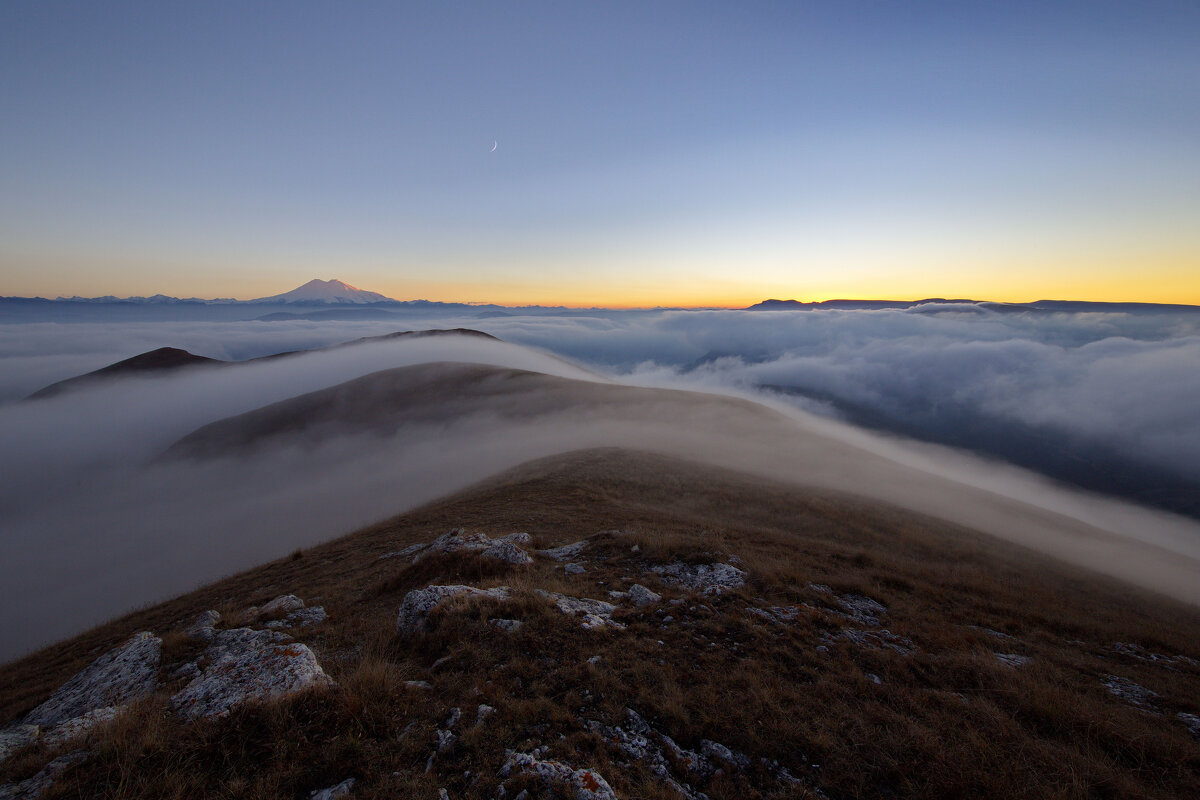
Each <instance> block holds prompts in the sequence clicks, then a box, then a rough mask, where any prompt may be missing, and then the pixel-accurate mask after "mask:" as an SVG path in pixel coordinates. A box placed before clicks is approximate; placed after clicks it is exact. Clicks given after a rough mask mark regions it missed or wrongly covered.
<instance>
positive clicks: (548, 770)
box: [500, 750, 617, 800]
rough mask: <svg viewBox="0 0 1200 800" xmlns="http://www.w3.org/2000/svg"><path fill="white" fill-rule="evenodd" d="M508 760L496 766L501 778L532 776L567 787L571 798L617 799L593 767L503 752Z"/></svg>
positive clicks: (510, 751)
mask: <svg viewBox="0 0 1200 800" xmlns="http://www.w3.org/2000/svg"><path fill="white" fill-rule="evenodd" d="M506 756H507V758H508V760H507V761H506V762H505V763H504V766H503V767H501V769H500V775H501V777H505V778H507V777H509V776H511V775H514V774H525V775H535V776H537V777H538V778H540V779H541V780H542V782H543V783H546V784H548V785H550V786H551V787H553V786H554V785H555V784H563V785H566V786H567V787H569V788H570V789H571V791H572V794H573V796H574V798H575V800H617V795H616V793H615V792H613V790H612V787H611V786H609V785H608V781H606V780H604V777H603V776H602V775H601V774H600V773H599V772H596V771H595V770H592V769H574V768H573V767H571V766H569V765H568V764H564V763H562V762H561V761H542V760H541V759H539V758H537V757H535V756H533V755H530V754H529V753H515V752H513V751H512V750H509V751H507V752H506Z"/></svg>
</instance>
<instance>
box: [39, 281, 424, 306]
mask: <svg viewBox="0 0 1200 800" xmlns="http://www.w3.org/2000/svg"><path fill="white" fill-rule="evenodd" d="M57 302H64V303H134V304H138V305H173V304H177V303H201V304H205V305H231V304H237V303H241V304H247V303H261V304H263V305H290V304H293V303H300V304H314V305H367V304H369V303H399V302H400V301H399V300H393V299H392V298H390V297H387V296H386V295H382V294H380V293H379V292H369V291H367V290H366V289H359V288H358V287H357V286H351V285H350V284H348V283H346V282H345V281H339V280H337V279H331V280H327V281H323V280H321V279H320V278H313V279H312V280H311V281H309V282H308V283H306V284H304V285H303V286H299V287H297V288H295V289H292V290H291V291H290V292H284V293H283V294H275V295H271V296H270V297H259V298H257V299H254V300H234V299H233V298H228V297H223V298H217V299H215V300H204V299H202V298H199V297H189V298H187V299H181V298H178V297H171V296H169V295H165V294H156V295H152V296H151V297H115V296H114V295H105V296H104V297H59V298H57Z"/></svg>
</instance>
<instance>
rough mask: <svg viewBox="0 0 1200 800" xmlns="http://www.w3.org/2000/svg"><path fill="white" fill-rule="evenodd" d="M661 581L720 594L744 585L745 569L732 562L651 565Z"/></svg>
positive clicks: (704, 592)
mask: <svg viewBox="0 0 1200 800" xmlns="http://www.w3.org/2000/svg"><path fill="white" fill-rule="evenodd" d="M650 571H651V572H653V573H654V574H656V575H658V577H659V578H660V579H661V580H662V582H663V583H666V584H670V585H672V586H680V587H683V588H684V589H690V590H691V591H694V592H700V593H701V594H707V595H713V594H721V593H722V592H724V591H726V590H728V589H740V588H741V587H742V586H745V585H746V571H745V570H741V569H738V568H737V567H735V566H733V565H732V564H684V563H681V562H676V563H674V564H666V565H659V566H656V567H651V570H650Z"/></svg>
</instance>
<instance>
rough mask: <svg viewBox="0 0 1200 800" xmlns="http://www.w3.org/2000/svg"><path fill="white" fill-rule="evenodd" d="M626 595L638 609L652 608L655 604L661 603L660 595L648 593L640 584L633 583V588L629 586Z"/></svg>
mask: <svg viewBox="0 0 1200 800" xmlns="http://www.w3.org/2000/svg"><path fill="white" fill-rule="evenodd" d="M627 594H628V595H629V599H630V600H631V601H632V602H633V604H634V605H635V606H637V607H638V608H645V607H646V606H652V605H654V604H655V603H658V602H661V601H662V595H661V594H658V593H657V592H652V591H650V590H649V589H647V588H646V587H645V586H642V585H641V584H640V583H635V584H634V585H633V586H630V587H629V591H628V592H627Z"/></svg>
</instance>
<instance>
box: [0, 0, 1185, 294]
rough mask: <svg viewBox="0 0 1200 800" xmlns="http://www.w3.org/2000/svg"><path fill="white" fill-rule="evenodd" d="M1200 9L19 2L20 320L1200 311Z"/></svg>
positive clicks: (9, 279)
mask: <svg viewBox="0 0 1200 800" xmlns="http://www.w3.org/2000/svg"><path fill="white" fill-rule="evenodd" d="M1197 30H1200V5H1197V4H1196V3H1195V2H1191V1H1190V0H1181V1H1180V2H1162V1H1160V2H1141V3H1109V2H1079V3H1073V2H1072V3H1066V2H1009V3H1003V4H1001V3H990V2H988V3H982V2H969V1H965V0H959V1H958V2H946V3H941V2H906V3H885V2H853V1H851V2H839V3H817V2H781V3H758V2H747V3H736V4H734V3H708V2H686V3H669V2H650V3H645V2H638V3H635V2H608V3H563V2H547V3H533V2H517V3H500V2H478V3H471V2H460V3H453V4H430V3H398V2H397V3H371V2H363V3H354V4H333V3H307V2H293V3H286V4H282V3H241V2H212V3H204V4H196V3H158V2H147V3H139V2H123V3H121V4H85V3H68V2H47V3H32V2H30V3H24V2H15V3H5V4H2V5H0V107H2V108H3V109H4V124H3V125H0V295H10V296H11V295H18V296H33V295H40V296H48V297H54V296H57V295H67V296H71V295H84V296H94V295H105V294H116V295H119V296H125V295H150V294H155V293H160V292H161V293H164V294H170V295H176V296H183V297H189V296H199V297H237V298H241V299H249V298H254V297H261V296H266V295H273V294H278V293H280V292H283V291H287V290H288V289H291V288H294V287H295V286H298V285H300V284H301V283H304V282H306V281H307V280H309V279H311V278H315V277H320V278H340V279H342V280H345V281H347V282H349V283H351V284H354V285H356V286H359V287H362V288H365V289H370V290H373V291H378V292H381V293H383V294H385V295H388V296H391V297H394V298H397V299H401V300H408V299H418V298H423V299H431V300H443V301H465V302H497V303H506V304H523V303H541V304H566V305H579V306H592V305H605V306H614V307H616V306H657V305H667V306H731V307H738V306H744V305H748V304H750V303H753V302H757V301H758V300H761V299H764V298H767V297H777V298H796V299H801V300H822V299H830V298H835V297H861V298H893V299H916V298H921V297H930V296H935V297H936V296H940V297H973V298H976V299H990V300H1008V301H1029V300H1035V299H1042V298H1055V299H1079V300H1118V301H1148V302H1176V303H1195V304H1200V48H1197V46H1196V31H1197Z"/></svg>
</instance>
